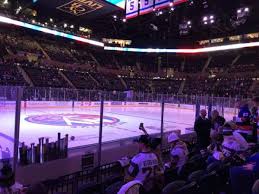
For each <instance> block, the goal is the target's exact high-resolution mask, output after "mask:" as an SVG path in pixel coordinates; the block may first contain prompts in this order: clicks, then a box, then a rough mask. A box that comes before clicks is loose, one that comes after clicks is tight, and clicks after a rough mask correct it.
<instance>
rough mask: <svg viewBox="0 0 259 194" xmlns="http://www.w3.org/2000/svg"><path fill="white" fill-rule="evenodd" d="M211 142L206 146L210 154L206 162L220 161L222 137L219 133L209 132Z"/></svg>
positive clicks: (222, 157) (221, 158) (221, 156)
mask: <svg viewBox="0 0 259 194" xmlns="http://www.w3.org/2000/svg"><path fill="white" fill-rule="evenodd" d="M210 137H211V144H210V145H209V146H208V152H209V154H210V156H209V157H208V160H207V162H208V164H210V163H212V162H215V161H220V160H223V159H224V156H223V153H222V143H223V140H224V137H223V135H222V134H220V133H211V136H210Z"/></svg>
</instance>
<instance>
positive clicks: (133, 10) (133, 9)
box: [126, 0, 138, 19]
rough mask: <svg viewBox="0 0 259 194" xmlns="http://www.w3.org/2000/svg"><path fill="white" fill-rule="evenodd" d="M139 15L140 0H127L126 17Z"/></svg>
mask: <svg viewBox="0 0 259 194" xmlns="http://www.w3.org/2000/svg"><path fill="white" fill-rule="evenodd" d="M136 16H138V0H126V19H130V18H133V17H136Z"/></svg>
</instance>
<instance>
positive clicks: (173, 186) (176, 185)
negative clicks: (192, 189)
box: [162, 181, 186, 194]
mask: <svg viewBox="0 0 259 194" xmlns="http://www.w3.org/2000/svg"><path fill="white" fill-rule="evenodd" d="M185 183H186V182H185V181H174V182H172V183H169V184H167V185H166V186H165V187H164V189H163V191H162V194H172V193H174V192H175V191H177V190H179V189H180V188H182V187H183V186H184V185H185Z"/></svg>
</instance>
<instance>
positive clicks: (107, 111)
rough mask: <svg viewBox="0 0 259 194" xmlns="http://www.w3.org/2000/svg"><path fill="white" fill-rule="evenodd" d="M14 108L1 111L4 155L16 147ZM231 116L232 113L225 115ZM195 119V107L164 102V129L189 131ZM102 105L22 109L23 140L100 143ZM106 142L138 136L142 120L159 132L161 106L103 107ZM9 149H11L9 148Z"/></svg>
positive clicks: (71, 143)
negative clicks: (61, 138)
mask: <svg viewBox="0 0 259 194" xmlns="http://www.w3.org/2000/svg"><path fill="white" fill-rule="evenodd" d="M14 115H15V113H14V107H13V108H8V109H1V111H0V140H1V141H0V142H1V143H0V145H1V148H0V149H2V151H3V152H2V156H1V155H0V158H1V157H3V158H4V157H7V156H6V154H7V155H8V152H9V150H10V152H11V153H12V150H13V137H14ZM225 116H226V117H227V118H228V117H229V118H231V117H232V116H233V115H225ZM194 120H195V110H194V108H190V109H186V108H178V107H172V106H170V105H169V104H165V111H164V130H165V131H171V130H181V133H182V134H185V133H188V130H187V131H186V130H185V129H186V128H191V127H193V124H194ZM99 121H100V107H99V106H89V107H83V108H80V107H76V108H67V107H64V106H60V107H58V106H56V107H48V106H46V107H44V106H43V107H40V108H35V107H33V108H29V107H27V108H25V107H23V108H22V111H21V119H20V143H21V142H25V144H26V145H30V144H31V143H38V141H39V140H38V138H40V137H44V138H49V139H50V141H56V140H57V133H58V132H60V133H61V135H62V136H65V134H69V137H71V136H74V137H75V139H74V140H73V141H72V140H69V147H76V146H82V145H87V144H93V143H97V142H98V138H99ZM103 122H104V123H103V141H112V140H117V139H122V138H127V137H133V136H138V135H140V134H141V132H140V131H139V129H138V128H139V124H140V123H141V122H142V123H144V126H145V128H146V130H147V131H148V133H150V134H154V133H160V128H161V107H160V106H159V105H157V104H156V105H151V106H149V105H146V104H145V105H144V106H142V105H138V106H108V105H107V106H106V105H105V107H104V120H103ZM8 149H9V150H8Z"/></svg>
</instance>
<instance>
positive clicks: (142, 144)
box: [128, 135, 158, 183]
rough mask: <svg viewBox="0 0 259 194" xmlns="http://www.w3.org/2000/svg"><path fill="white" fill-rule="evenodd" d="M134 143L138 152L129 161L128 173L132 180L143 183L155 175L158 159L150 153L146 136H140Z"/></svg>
mask: <svg viewBox="0 0 259 194" xmlns="http://www.w3.org/2000/svg"><path fill="white" fill-rule="evenodd" d="M136 142H138V145H139V150H140V152H139V153H138V154H137V155H136V156H134V157H133V158H132V159H131V161H130V166H129V169H128V173H129V175H130V176H131V177H132V178H133V179H134V180H137V181H140V182H142V183H144V182H145V181H146V180H147V179H148V178H151V177H153V176H154V175H155V174H156V171H157V169H158V168H157V167H158V158H157V156H156V155H155V154H154V153H152V152H151V147H150V141H149V138H148V136H146V135H141V136H140V137H139V139H138V140H136Z"/></svg>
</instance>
